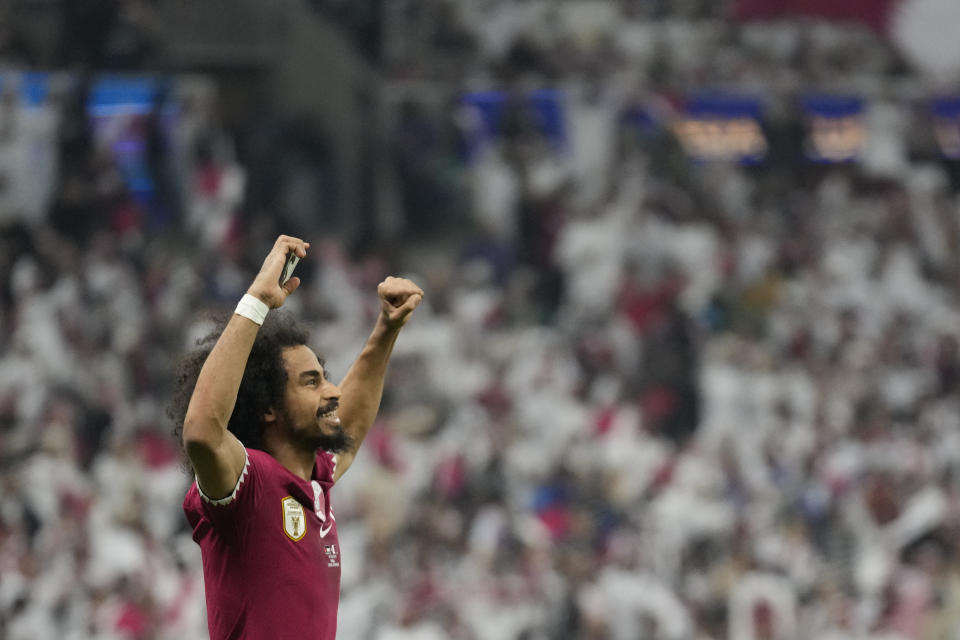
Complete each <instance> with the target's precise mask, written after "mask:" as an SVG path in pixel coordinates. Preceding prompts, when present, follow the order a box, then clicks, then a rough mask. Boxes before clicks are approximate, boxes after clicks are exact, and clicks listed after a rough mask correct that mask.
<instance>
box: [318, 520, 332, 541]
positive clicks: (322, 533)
mask: <svg viewBox="0 0 960 640" xmlns="http://www.w3.org/2000/svg"><path fill="white" fill-rule="evenodd" d="M330 529H333V523H330V524H328V525H327V527H326V528H323V527H320V537H321V538H326V537H327V534H328V533H330Z"/></svg>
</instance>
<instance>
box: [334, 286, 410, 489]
mask: <svg viewBox="0 0 960 640" xmlns="http://www.w3.org/2000/svg"><path fill="white" fill-rule="evenodd" d="M377 294H378V295H379V296H380V315H379V316H378V317H377V322H376V325H374V327H373V332H372V333H371V334H370V337H369V338H367V343H366V344H365V345H364V347H363V350H362V351H361V352H360V355H359V356H358V357H357V359H356V361H355V362H354V363H353V366H351V367H350V370H349V371H348V372H347V375H346V376H344V378H343V381H342V382H341V383H340V394H341V395H340V409H339V411H338V413H339V414H340V421H341V423H342V424H343V428H344V430H345V431H346V432H347V435H349V436H350V439H351V441H352V442H353V448H352V449H351V450H349V451H346V452H344V453H341V454H339V455H338V456H337V470H336V472H335V473H334V481H336V480H339V479H340V476H342V475H343V474H344V472H346V470H347V469H348V468H349V467H350V465H351V464H353V460H354V458H355V457H356V455H357V451H358V450H359V448H360V445H361V444H362V443H363V439H364V438H366V436H367V432H368V431H370V427H371V425H373V421H374V419H375V418H376V417H377V411H379V409H380V399H381V398H382V397H383V380H384V377H385V376H386V373H387V363H388V362H389V361H390V354H391V353H392V352H393V345H394V343H395V342H396V341H397V336H398V335H400V329H402V328H403V325H405V324H406V323H407V321H408V320H409V319H410V314H411V313H413V310H414V309H416V308H417V305H419V304H420V301H421V300H422V299H423V289H421V288H420V287H418V286H417V285H415V284H414V283H413V282H411V281H410V280H407V279H405V278H393V277H390V278H387V279H386V280H384V281H383V282H381V283H380V285H379V286H378V287H377Z"/></svg>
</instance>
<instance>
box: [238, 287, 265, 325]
mask: <svg viewBox="0 0 960 640" xmlns="http://www.w3.org/2000/svg"><path fill="white" fill-rule="evenodd" d="M268 311H270V307H268V306H267V305H266V303H264V302H263V300H261V299H260V298H258V297H256V296H252V295H250V294H249V293H245V294H243V297H242V298H240V302H238V303H237V308H236V309H234V311H233V312H234V313H235V314H237V315H238V316H243V317H244V318H247V319H248V320H251V321H253V322H256V323H257V324H261V325H262V324H263V321H264V320H266V318H267V312H268Z"/></svg>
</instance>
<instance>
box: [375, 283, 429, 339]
mask: <svg viewBox="0 0 960 640" xmlns="http://www.w3.org/2000/svg"><path fill="white" fill-rule="evenodd" d="M377 295H379V296H380V316H381V317H382V318H383V320H384V322H386V323H387V326H389V327H390V328H391V329H399V328H400V327H402V326H403V325H405V324H406V323H407V320H409V319H410V314H411V313H413V310H414V309H416V308H417V305H419V304H420V301H421V300H423V289H421V288H420V287H418V286H417V285H416V284H414V283H413V282H412V281H410V280H407V279H406V278H394V277H393V276H389V277H388V278H387V279H386V280H384V281H383V282H381V283H380V284H379V285H377Z"/></svg>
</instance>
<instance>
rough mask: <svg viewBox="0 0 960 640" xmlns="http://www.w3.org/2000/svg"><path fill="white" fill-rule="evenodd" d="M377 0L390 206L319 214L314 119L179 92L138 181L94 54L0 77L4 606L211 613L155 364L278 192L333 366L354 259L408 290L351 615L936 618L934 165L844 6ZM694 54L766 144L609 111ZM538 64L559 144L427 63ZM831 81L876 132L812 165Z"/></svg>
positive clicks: (530, 631)
mask: <svg viewBox="0 0 960 640" xmlns="http://www.w3.org/2000/svg"><path fill="white" fill-rule="evenodd" d="M400 5H403V6H406V8H407V11H406V12H398V13H397V14H395V16H394V17H399V16H402V17H403V18H404V19H407V20H410V21H411V22H410V24H413V25H418V28H417V29H412V30H411V31H410V32H409V37H408V39H406V40H404V41H402V42H397V41H391V42H388V43H384V46H385V47H387V49H388V51H389V52H390V55H389V56H387V59H386V61H385V64H386V65H387V68H385V71H384V74H385V78H386V79H385V82H388V83H390V84H391V87H393V88H394V89H395V91H393V92H392V94H391V95H395V96H399V98H398V99H397V100H396V101H395V102H394V103H391V104H390V107H391V111H390V116H391V118H390V122H391V135H390V140H389V145H387V149H386V152H387V153H389V154H390V159H391V160H392V161H393V165H394V168H395V171H394V173H393V177H394V180H393V184H394V188H395V191H396V198H395V199H394V200H393V202H395V206H396V208H397V212H396V216H397V217H398V219H399V220H400V221H401V222H400V227H399V229H398V233H397V235H396V237H395V238H390V237H389V236H388V235H386V234H382V235H381V237H379V238H377V239H376V241H375V242H374V241H371V242H368V243H365V242H364V238H350V237H345V236H344V235H343V234H342V233H340V232H339V230H338V229H337V228H336V227H335V226H325V225H324V223H323V222H320V221H317V220H313V221H312V223H311V221H310V220H309V219H308V218H309V217H310V211H311V209H310V207H309V206H306V205H303V203H302V202H301V201H302V200H303V197H302V195H303V193H304V191H303V189H300V188H299V187H298V185H300V184H301V183H300V182H298V181H297V180H294V179H291V178H290V177H289V176H290V174H291V173H295V172H299V173H300V174H303V173H305V169H304V167H311V166H316V165H318V164H322V162H321V161H320V160H318V158H322V155H323V154H322V153H321V152H318V151H315V152H308V151H304V152H302V153H300V154H297V153H291V152H289V151H288V152H287V155H286V156H285V158H286V161H285V162H281V163H279V164H278V165H276V166H272V167H268V166H267V165H268V164H269V163H253V162H247V161H246V157H248V156H243V154H239V153H237V148H238V147H242V148H243V149H247V150H249V149H250V148H261V149H262V151H261V153H260V155H261V156H265V157H267V156H269V151H268V150H270V149H277V148H285V145H284V144H283V142H282V141H284V140H286V141H293V140H298V141H299V144H300V145H301V146H304V147H309V145H308V144H307V143H305V142H304V141H303V139H302V136H298V135H296V132H297V131H299V129H297V127H296V125H295V124H292V125H285V126H284V127H279V130H280V131H282V132H285V133H281V134H279V135H278V134H277V133H276V132H277V130H278V128H277V127H274V128H273V129H271V131H273V132H274V137H273V138H269V140H273V142H271V143H267V142H264V140H266V139H268V138H267V137H265V134H264V135H261V134H262V132H258V133H257V135H250V134H249V133H248V134H247V138H252V139H253V142H251V141H250V140H249V139H247V140H246V141H241V140H238V139H237V136H238V135H240V134H238V133H237V132H236V131H232V130H227V129H226V128H225V127H224V126H223V123H222V122H221V121H220V120H219V119H218V116H217V113H218V112H217V108H216V98H215V96H214V97H210V96H205V97H203V98H198V97H197V96H195V95H193V96H192V97H184V99H183V102H184V104H186V105H188V106H187V107H185V108H183V113H184V114H185V115H184V116H183V117H181V118H179V119H177V120H176V121H175V124H173V125H171V126H170V128H169V129H168V130H167V131H166V133H165V134H164V135H163V136H157V137H156V140H160V139H161V138H162V140H163V141H165V142H164V143H163V144H161V143H160V142H157V143H156V144H157V149H158V150H157V151H155V152H154V153H153V154H152V155H149V156H148V157H150V158H152V160H151V163H150V166H151V167H152V168H151V175H152V176H153V178H154V179H153V184H154V185H155V189H154V192H153V193H152V194H151V195H150V196H149V197H141V196H137V194H131V193H130V191H129V188H128V187H127V185H126V183H125V181H124V179H123V176H122V175H121V173H120V171H119V169H118V167H117V165H116V162H115V161H114V159H113V158H114V156H112V155H111V153H110V152H109V147H106V146H105V145H104V144H103V142H102V140H101V139H100V138H98V137H97V136H96V135H94V133H93V132H91V130H90V126H89V123H88V119H87V118H86V117H85V115H84V113H83V108H82V105H83V102H82V95H83V94H82V91H81V92H77V90H76V89H69V90H64V91H63V92H62V94H59V97H58V98H57V99H56V100H51V101H50V102H49V104H48V107H47V108H45V109H37V108H35V107H31V108H27V107H25V106H23V105H20V104H19V103H18V101H17V98H16V93H15V92H13V91H7V92H4V93H3V94H2V98H0V247H2V248H0V271H2V273H3V278H2V280H0V282H2V290H0V353H2V354H3V355H2V359H0V637H3V638H9V639H10V640H21V639H23V640H26V639H35V638H53V637H57V638H64V639H67V640H72V639H78V640H79V639H85V638H91V639H104V640H108V639H109V640H113V639H115V638H116V639H127V638H135V639H147V638H150V639H160V638H178V639H181V640H190V639H193V638H203V637H206V635H205V634H206V627H205V622H204V611H203V596H202V593H203V589H202V583H201V577H200V559H199V550H198V548H197V547H196V545H194V544H193V542H192V541H191V539H190V533H189V531H188V528H187V526H186V522H185V520H184V518H183V517H182V514H181V511H180V502H181V500H182V497H183V493H184V491H185V489H186V487H187V486H188V484H189V482H190V479H191V478H190V474H189V472H188V471H187V470H186V469H185V467H184V464H183V459H182V457H181V455H180V453H179V450H178V447H177V443H176V442H173V441H172V439H171V436H170V428H171V425H170V421H169V420H168V419H167V417H166V416H165V413H164V405H165V398H166V397H167V394H168V392H169V389H170V387H171V377H172V371H173V366H174V363H175V359H176V356H177V354H179V353H182V352H184V351H185V350H186V349H188V348H189V347H190V346H191V345H192V344H193V341H194V340H195V339H196V338H198V337H200V336H202V335H204V334H205V332H206V331H207V330H208V329H209V328H210V327H211V326H212V322H213V317H214V316H215V314H217V313H220V314H224V313H229V311H230V309H232V307H233V305H234V304H235V301H236V300H237V299H238V298H239V297H240V296H241V295H242V293H243V291H244V290H245V288H246V286H247V283H248V281H249V279H250V278H251V277H252V274H253V273H254V272H255V270H256V269H257V268H258V266H259V261H260V260H261V259H262V257H263V255H265V254H266V251H267V250H268V248H269V246H270V245H271V244H272V241H273V239H274V237H275V235H276V234H277V233H278V232H286V231H287V229H288V226H289V225H290V224H294V226H296V225H297V224H301V225H302V226H301V227H300V228H304V229H308V231H309V232H310V233H312V234H315V235H313V236H311V238H310V239H311V240H312V241H313V248H312V250H311V254H310V256H309V257H308V259H307V260H306V261H304V262H303V263H301V266H300V267H298V273H299V275H300V276H301V277H302V278H303V280H304V286H303V287H302V288H301V290H300V291H299V292H298V293H297V295H296V296H293V297H292V298H291V299H290V300H289V301H288V306H289V307H291V308H292V309H293V310H294V312H295V313H296V314H297V315H298V316H299V317H301V318H303V319H305V320H306V321H307V322H308V323H309V324H310V325H311V327H312V328H313V339H314V347H315V348H316V350H317V351H318V353H320V354H321V355H322V356H323V357H325V358H326V363H327V367H328V369H329V370H330V372H331V375H332V377H333V378H334V379H337V378H338V377H339V376H342V375H343V373H345V371H346V370H347V367H348V366H349V364H350V363H351V362H352V360H353V358H354V357H355V356H356V354H357V352H358V350H359V347H360V345H361V344H362V342H363V340H364V338H365V337H366V336H365V334H366V331H367V329H368V328H369V327H370V326H372V322H373V319H374V317H375V314H376V313H377V309H378V308H377V305H376V296H375V287H376V283H377V282H379V281H380V280H381V279H382V278H383V277H384V276H385V275H388V274H390V273H399V274H402V275H408V276H410V277H412V278H413V279H415V280H416V281H417V282H418V283H419V284H421V285H422V286H423V287H424V289H425V290H426V292H427V296H426V299H425V300H424V303H423V304H422V305H421V307H420V309H418V311H417V314H416V317H415V319H414V320H413V321H412V322H411V323H410V324H409V325H408V326H407V327H406V328H405V329H404V335H403V337H402V338H401V339H400V341H399V342H398V344H397V347H396V350H395V353H394V356H393V362H392V364H391V368H390V371H389V376H388V383H387V388H386V392H385V397H384V402H383V408H382V411H381V413H380V417H379V419H378V422H377V424H376V425H375V426H374V428H373V430H372V431H371V433H370V435H369V437H368V439H367V441H366V443H365V445H364V450H363V453H362V454H361V455H360V456H359V458H358V459H357V461H356V462H355V464H354V466H353V467H352V468H351V471H350V473H349V474H347V475H346V476H344V479H343V480H342V481H341V483H340V484H339V485H338V488H337V492H336V497H335V502H334V507H335V509H336V513H337V521H338V525H339V527H338V528H339V530H340V534H341V535H340V541H341V545H342V547H343V549H342V552H343V553H342V555H343V558H344V562H343V588H342V599H341V610H340V632H339V633H340V635H341V636H342V637H344V638H361V639H366V640H433V639H444V638H446V639H454V640H511V639H516V640H521V639H523V640H547V639H559V638H564V639H567V638H581V639H584V640H687V639H691V640H782V639H795V640H802V639H806V638H818V639H822V640H867V639H870V640H881V639H882V640H956V639H960V550H958V548H957V546H956V545H957V543H956V541H957V540H958V539H960V477H958V474H957V470H958V464H960V396H958V388H957V383H958V381H960V343H958V340H960V300H958V298H957V285H958V283H960V279H958V278H960V261H958V255H960V253H958V244H960V201H958V198H957V184H956V171H955V169H956V167H955V166H954V164H952V163H950V162H947V161H944V160H942V159H940V158H939V156H938V155H937V152H936V148H935V145H934V144H933V141H932V139H929V137H928V136H924V135H921V134H920V133H918V132H920V131H921V130H922V128H921V127H919V126H916V119H917V118H918V117H920V115H919V114H918V113H917V111H916V109H915V107H913V106H912V102H911V101H910V98H912V97H914V96H915V92H916V90H917V88H918V87H922V86H923V83H922V80H921V79H920V78H918V77H916V76H915V75H914V74H912V73H911V72H910V71H909V69H908V68H907V67H906V66H905V65H904V64H903V63H902V61H901V60H900V59H899V57H898V56H897V54H896V52H895V51H893V50H892V49H891V48H890V47H889V46H888V45H887V44H886V43H885V41H884V40H883V39H882V38H881V37H879V36H878V35H876V34H874V33H872V32H869V31H867V30H865V29H862V28H860V27H857V26H853V25H840V24H830V23H823V22H816V21H804V22H797V21H790V22H774V23H749V24H741V23H734V22H729V21H726V20H724V19H723V18H724V13H723V11H724V9H723V7H724V6H726V3H714V2H694V1H690V2H676V3H673V2H670V3H668V2H639V1H635V2H621V3H595V2H583V3H576V2H569V3H563V4H562V5H560V6H562V8H563V10H562V11H558V10H556V9H555V7H556V6H557V5H554V4H553V3H550V2H536V1H533V0H530V1H527V2H519V1H509V2H508V1H497V2H468V1H462V2H453V1H440V0H437V1H436V2H425V3H398V5H397V6H400ZM551 7H554V8H551ZM414 9H416V11H414ZM474 12H477V13H476V14H475V13H474ZM481 12H482V13H481ZM481 15H482V16H483V17H482V19H481V18H480V17H479V16H481ZM708 83H709V84H714V83H715V84H717V85H728V86H729V85H733V86H737V87H741V88H752V89H761V88H762V90H763V91H764V95H765V96H766V97H767V98H768V99H769V101H770V102H771V104H772V105H773V108H772V113H771V115H770V121H769V123H768V126H769V135H770V139H771V152H770V154H769V156H768V158H767V159H766V161H764V162H763V163H761V164H760V165H757V166H741V165H737V164H732V163H720V162H717V163H695V162H692V161H690V159H689V158H687V157H685V155H684V154H683V152H682V150H681V149H680V148H679V146H678V145H677V143H676V141H675V140H673V138H672V135H671V134H670V133H669V131H668V130H655V131H649V130H646V129H644V130H638V129H637V128H635V127H633V126H631V124H630V120H629V119H628V118H624V117H623V116H624V114H625V113H627V112H629V110H630V109H631V107H632V106H635V105H636V104H637V103H638V101H640V102H642V103H643V104H645V105H651V104H655V105H659V106H660V107H661V108H663V109H669V106H670V103H671V95H672V94H674V93H680V92H684V91H689V90H692V89H696V88H699V87H702V86H704V85H706V84H708ZM538 86H539V87H555V88H561V89H563V91H564V95H565V96H566V98H565V102H564V109H565V114H566V144H565V145H563V146H562V147H557V146H556V145H554V144H551V141H550V140H548V139H545V137H544V135H543V133H542V132H541V131H540V130H539V129H538V128H537V127H536V126H535V125H534V124H533V122H532V120H531V118H530V117H529V114H525V113H524V111H523V108H522V107H518V108H517V109H516V110H515V111H509V110H508V113H507V116H505V121H504V122H505V124H504V125H503V127H502V130H501V131H500V132H499V134H498V135H495V136H491V137H489V138H488V139H484V140H482V141H481V143H480V144H478V145H477V144H473V143H474V142H476V141H475V140H472V139H471V138H470V135H469V134H470V132H471V122H472V120H471V114H470V113H469V112H468V111H465V110H464V108H463V105H462V104H461V103H458V102H457V101H456V100H455V99H453V97H454V96H456V95H457V94H458V93H459V92H461V91H463V90H465V89H468V88H473V89H476V88H482V87H507V88H509V89H511V90H521V89H522V90H527V89H529V88H530V87H538ZM424 87H427V88H428V89H429V90H423V88H424ZM837 87H845V88H847V89H848V90H855V91H857V92H859V93H861V94H862V95H864V96H866V97H867V98H869V100H870V104H871V107H870V110H869V112H868V114H867V116H866V118H867V122H868V136H869V137H868V139H869V142H868V144H867V146H866V147H865V149H864V150H863V153H862V156H861V157H860V158H859V160H858V161H857V162H854V163H847V164H838V165H818V164H813V163H810V162H808V161H807V160H805V159H804V157H803V154H802V153H800V149H801V148H802V144H803V143H802V137H803V132H802V127H801V126H799V125H798V121H797V118H796V115H795V114H793V113H792V112H791V109H790V107H789V105H790V101H791V99H792V98H793V97H794V93H795V92H797V91H800V90H804V89H817V90H824V91H827V90H830V89H831V88H834V89H835V88H837ZM154 124H156V123H154ZM148 130H151V129H149V127H148ZM291 132H292V133H291ZM147 139H151V138H150V136H147ZM470 140H472V142H471V146H470V152H469V153H465V152H464V151H465V148H466V146H467V141H470ZM257 141H259V142H258V143H257V144H254V142H257ZM278 141H279V142H278ZM241 142H244V144H240V143H241ZM258 144H259V147H258ZM317 144H318V145H319V144H320V143H317ZM303 158H309V159H310V160H309V161H307V160H303ZM264 172H268V173H264ZM270 172H272V173H270ZM277 181H279V183H280V184H281V185H283V186H282V188H278V187H276V186H272V187H269V188H268V186H265V185H275V183H276V182H277ZM278 189H279V192H277V191H278ZM271 190H272V191H271ZM264 191H271V193H270V194H269V195H266V196H265V195H264ZM307 193H316V186H314V187H313V188H312V189H308V190H307ZM298 194H299V197H298ZM297 202H301V205H303V206H301V207H300V208H298V207H296V206H293V205H292V204H290V203H297ZM283 203H287V204H286V205H284V204H283ZM305 220H306V221H305ZM298 221H299V222H298Z"/></svg>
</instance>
